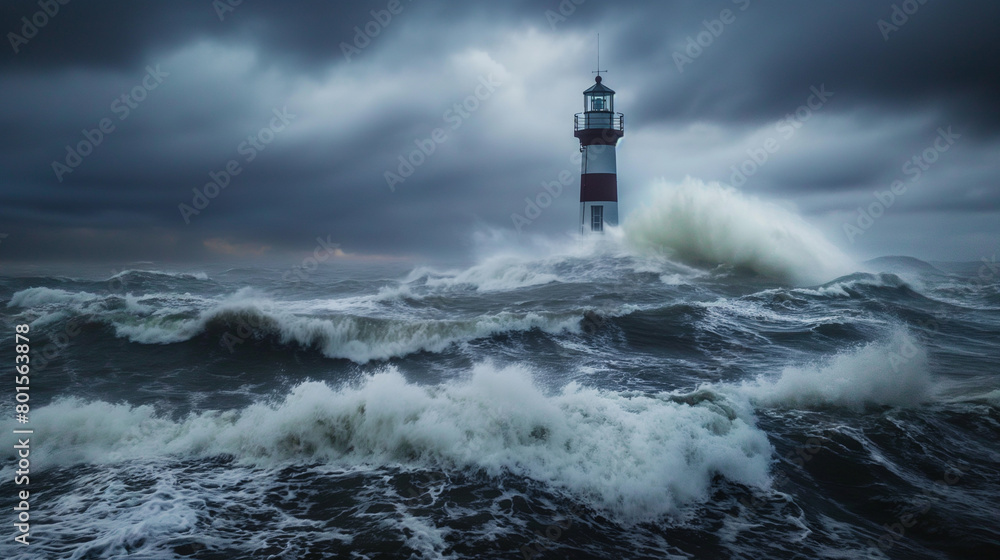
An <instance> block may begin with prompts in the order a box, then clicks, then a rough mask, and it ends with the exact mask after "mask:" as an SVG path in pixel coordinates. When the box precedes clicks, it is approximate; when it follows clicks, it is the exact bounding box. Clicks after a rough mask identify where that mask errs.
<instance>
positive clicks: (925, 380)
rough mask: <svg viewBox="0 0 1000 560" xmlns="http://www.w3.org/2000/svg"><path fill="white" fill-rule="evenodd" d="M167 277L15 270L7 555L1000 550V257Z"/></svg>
mask: <svg viewBox="0 0 1000 560" xmlns="http://www.w3.org/2000/svg"><path fill="white" fill-rule="evenodd" d="M994 266H995V265H994ZM137 268H138V267H137ZM151 268H152V267H145V270H144V271H141V270H132V271H127V272H124V273H121V274H117V275H115V276H111V277H109V276H110V274H109V273H107V272H100V271H89V272H88V271H84V272H79V271H77V272H69V271H61V272H60V271H53V270H34V271H31V270H20V271H17V273H16V274H14V273H11V274H7V275H5V276H3V277H0V324H2V329H3V332H4V333H8V334H9V338H8V340H12V339H13V332H14V325H15V324H22V323H24V324H30V326H31V331H30V337H31V340H32V342H31V345H32V364H33V367H34V369H33V370H32V374H31V389H30V396H31V401H30V404H31V407H32V408H31V411H30V422H29V424H28V425H27V427H30V428H31V429H33V430H34V435H33V436H32V441H31V443H32V448H31V483H30V486H29V488H30V491H31V504H30V507H31V509H30V516H31V527H30V541H31V545H30V546H28V547H25V546H23V545H21V544H17V543H14V542H13V540H12V539H13V536H14V535H15V534H16V531H15V530H12V529H11V523H13V521H14V514H13V513H12V509H11V508H12V507H13V505H14V504H15V502H16V500H15V499H14V498H15V494H16V492H17V490H19V489H21V488H22V487H18V486H15V485H14V482H13V481H14V470H15V467H14V463H15V458H14V455H13V447H12V446H13V443H14V440H13V439H11V435H10V430H9V429H8V430H6V431H7V434H8V435H6V436H4V437H5V438H6V439H4V450H5V451H4V457H3V472H2V478H0V505H2V506H3V508H4V510H5V511H7V512H8V514H7V515H6V517H5V518H4V523H5V524H6V525H7V527H8V529H7V534H8V537H6V538H5V540H4V541H3V542H2V543H0V556H2V557H4V558H119V557H126V556H127V557H129V558H204V559H210V558H212V559H214V558H218V559H227V560H228V559H232V558H282V559H284V558H289V559H290V558H526V557H527V558H532V557H539V558H997V557H1000V513H998V512H1000V505H998V504H1000V378H998V368H997V364H998V356H1000V289H998V284H997V281H996V278H997V275H996V274H995V272H996V271H995V270H992V269H990V268H989V266H986V265H984V264H983V263H969V264H953V265H943V264H939V265H936V267H932V266H930V265H927V264H926V263H921V262H919V261H915V260H909V259H883V260H879V261H876V262H872V263H869V264H867V265H866V266H864V267H863V268H866V271H865V272H857V273H854V274H850V275H848V276H844V277H841V278H837V279H832V280H831V281H829V282H827V283H825V284H822V285H818V286H810V287H792V286H790V285H789V284H788V283H786V282H781V281H776V280H768V279H764V278H760V277H756V276H753V275H749V274H746V273H742V272H739V271H733V270H727V269H714V270H712V271H709V272H705V271H699V270H695V269H690V268H686V267H682V266H678V265H674V264H672V263H671V262H669V261H667V260H666V259H663V258H656V257H637V256H630V255H628V254H623V253H620V252H614V251H611V252H600V251H598V252H594V253H591V254H565V255H558V254H555V255H549V256H547V257H545V258H537V259H530V258H524V257H514V256H509V257H504V256H496V257H493V258H490V259H485V260H483V261H481V262H480V263H478V264H476V265H474V266H469V267H464V268H457V269H455V270H444V269H434V268H421V267H416V268H414V267H413V265H403V264H385V263H364V262H352V261H343V262H339V263H336V264H332V265H325V266H323V267H321V268H320V269H319V270H317V271H315V272H312V273H309V274H308V275H306V278H305V279H304V280H302V281H299V282H289V281H287V278H288V275H287V274H286V273H287V272H288V271H287V270H282V269H265V268H247V269H222V268H219V269H214V268H212V267H208V268H198V269H195V271H194V272H195V273H180V272H178V271H177V270H176V269H170V270H169V271H153V270H151ZM859 268H862V267H859ZM984 271H985V272H984ZM283 276H284V277H285V278H286V279H284V280H283ZM5 337H8V335H5ZM0 354H2V357H3V361H4V363H6V364H13V363H14V352H13V344H7V345H5V346H4V348H3V349H2V352H0ZM11 377H13V376H9V377H8V385H7V387H6V388H4V390H3V393H4V394H6V395H8V396H6V397H4V398H3V399H2V403H3V405H2V407H0V410H2V413H3V415H4V418H5V425H8V426H10V429H17V428H23V427H25V425H20V424H17V423H16V422H14V421H13V418H14V414H15V412H14V406H13V405H14V402H13V395H14V393H13V391H14V388H13V383H11V379H10V378H11Z"/></svg>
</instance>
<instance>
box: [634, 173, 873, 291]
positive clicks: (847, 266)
mask: <svg viewBox="0 0 1000 560" xmlns="http://www.w3.org/2000/svg"><path fill="white" fill-rule="evenodd" d="M624 230H625V233H626V237H627V239H628V240H629V241H630V242H631V243H632V244H633V245H634V246H636V247H637V248H639V249H642V250H653V251H661V252H666V253H668V254H670V255H672V256H673V257H675V258H677V259H680V260H682V261H685V262H690V263H694V264H701V265H706V264H707V265H716V264H725V265H729V266H733V267H737V268H745V269H748V270H751V271H753V272H756V273H758V274H762V275H765V276H771V277H775V278H778V279H782V280H789V281H792V282H796V283H806V284H810V283H819V282H824V281H827V280H830V279H831V278H835V277H837V276H841V275H843V274H847V273H849V272H852V271H853V270H857V267H856V265H854V263H852V261H851V259H850V258H848V257H847V256H846V255H845V254H844V253H843V252H841V251H840V250H839V249H838V248H836V247H835V246H834V245H832V244H831V243H830V242H829V241H827V240H826V239H824V238H823V236H822V234H820V233H819V231H817V230H816V229H815V228H813V227H812V226H810V225H809V224H807V223H806V222H805V221H804V220H803V219H802V218H801V217H800V216H798V215H796V214H793V213H792V212H790V211H788V210H786V209H784V208H782V207H780V206H777V205H775V204H772V203H768V202H764V201H762V200H759V199H757V198H755V197H751V196H748V195H745V194H743V193H741V192H740V191H737V190H736V189H733V188H731V187H727V186H723V185H721V184H719V183H716V182H712V183H704V182H701V181H699V180H696V179H692V178H690V177H687V178H685V179H684V181H683V182H681V183H680V184H667V183H663V184H661V185H658V186H657V187H655V188H654V189H653V191H652V197H651V202H650V203H649V204H648V205H647V206H645V207H644V208H641V209H639V210H638V211H637V212H635V213H633V214H631V215H630V216H629V217H628V219H627V220H626V221H625V223H624Z"/></svg>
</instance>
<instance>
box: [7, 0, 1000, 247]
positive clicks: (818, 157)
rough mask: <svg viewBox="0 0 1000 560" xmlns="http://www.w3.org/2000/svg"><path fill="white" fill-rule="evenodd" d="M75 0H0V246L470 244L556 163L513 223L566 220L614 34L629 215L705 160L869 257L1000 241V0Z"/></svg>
mask: <svg viewBox="0 0 1000 560" xmlns="http://www.w3.org/2000/svg"><path fill="white" fill-rule="evenodd" d="M63 2H65V0H41V1H38V0H35V1H6V2H4V3H3V4H2V5H0V29H2V31H3V32H4V34H5V41H4V45H3V46H2V48H0V51H2V53H3V54H2V55H0V122H2V129H3V131H4V134H3V135H2V136H0V262H4V261H52V260H64V261H70V260H82V261H95V262H96V261H107V260H119V261H125V260H135V259H146V260H155V261H174V262H199V261H205V260H213V259H223V258H230V257H236V258H250V259H252V258H257V257H260V258H264V257H266V256H275V255H281V254H298V253H303V252H309V251H312V249H313V248H314V247H315V246H316V244H317V241H316V239H317V237H319V238H322V239H324V240H329V242H330V243H336V244H338V245H339V247H340V248H341V250H342V251H343V252H344V253H345V254H348V255H353V256H357V257H364V256H390V257H391V256H416V257H434V256H440V255H457V254H463V252H467V251H469V249H470V245H471V244H472V243H473V242H472V239H473V237H474V233H475V232H477V231H478V232H482V231H490V230H507V231H508V232H509V234H510V235H511V237H512V238H515V239H516V238H518V235H517V232H516V231H515V223H514V221H513V220H512V215H513V214H520V215H522V216H524V215H525V212H526V209H525V206H526V202H525V198H526V197H527V198H529V199H531V200H538V196H539V194H540V193H543V192H545V191H544V189H543V184H546V183H549V184H550V189H552V188H555V187H553V186H552V185H551V183H552V182H554V181H555V182H558V181H559V180H560V176H562V177H563V178H565V177H566V176H567V175H566V173H569V174H572V181H570V182H568V183H566V185H565V187H564V189H563V192H562V193H561V194H559V195H558V196H556V197H555V199H554V201H553V202H552V203H551V204H550V205H548V206H547V207H546V208H544V209H541V211H540V212H539V213H537V214H540V215H537V216H536V215H535V214H536V213H533V212H529V214H528V215H529V216H534V217H533V218H532V219H530V223H527V224H524V223H523V222H522V223H521V224H520V225H521V227H520V236H521V238H523V237H525V236H531V235H545V236H559V235H563V234H565V233H567V232H571V231H573V230H574V229H575V227H576V220H577V212H578V200H579V198H578V197H579V178H578V173H579V168H578V165H577V163H575V162H574V161H573V160H572V159H571V158H572V157H573V156H574V154H577V153H578V142H577V140H576V139H575V138H574V137H573V114H574V113H575V112H578V111H581V110H582V105H583V102H582V95H581V92H582V91H583V90H584V89H585V88H587V87H589V86H590V85H591V84H592V83H593V78H594V75H593V74H592V71H593V70H596V64H597V62H596V60H595V57H596V51H597V45H596V37H597V34H598V33H600V37H601V66H602V70H603V69H607V70H608V73H607V74H606V75H605V84H606V85H609V86H610V87H612V88H614V89H615V90H616V91H617V92H618V94H617V97H616V110H618V111H621V112H622V113H624V114H625V126H626V134H625V139H624V140H623V141H622V142H621V143H620V144H619V149H618V172H619V191H620V194H619V197H620V201H621V213H622V216H623V217H627V216H628V214H629V213H630V212H631V211H634V210H635V209H637V208H639V207H641V206H642V205H643V204H644V201H645V200H646V198H647V194H646V193H647V190H648V188H649V187H650V185H652V184H653V183H655V182H656V181H657V180H660V179H665V180H666V181H670V182H678V181H680V180H682V179H683V178H684V177H685V176H686V175H690V176H692V177H696V178H699V179H702V180H705V181H722V182H725V183H734V184H736V185H738V188H739V189H740V190H742V191H744V192H745V193H747V194H748V195H752V196H757V197H760V198H763V199H766V200H770V201H774V202H776V203H779V204H781V205H784V206H787V207H790V208H794V209H796V210H797V211H798V212H799V213H800V214H801V215H802V216H803V217H804V218H805V219H806V220H807V221H809V222H810V223H812V224H814V225H815V226H816V227H818V228H820V229H821V230H822V231H823V233H824V234H825V235H826V236H827V237H828V238H829V239H830V240H831V241H832V242H833V243H835V244H836V245H838V246H840V247H842V248H844V249H845V250H846V251H848V252H849V253H850V254H853V255H855V256H858V257H859V258H867V257H874V256H879V255H887V254H906V255H913V256H917V257H921V258H926V259H932V260H933V259H937V260H979V259H980V258H981V257H984V256H989V255H992V254H993V253H995V252H996V250H997V245H998V233H1000V167H998V163H1000V104H998V100H1000V82H998V81H1000V73H998V71H997V70H998V63H997V61H998V60H1000V36H998V35H997V33H996V21H998V19H1000V4H997V3H995V2H972V1H966V2H945V1H943V0H926V1H924V2H919V1H918V0H907V1H899V0H896V1H878V0H872V1H865V2H860V1H859V2H842V1H838V2H834V1H832V0H831V1H815V2H798V1H794V2H793V1H782V2H777V1H772V2H766V3H765V2H763V1H760V0H723V1H716V2H709V1H694V0H691V1H674V2H666V1H658V2H614V3H612V2H599V1H597V0H576V1H575V2H574V1H571V0H562V1H561V2H560V1H557V0H543V1H535V2H515V1H507V2H478V1H472V2H444V1H440V0H436V1H435V0H412V1H408V0H402V1H401V2H396V1H392V2H390V1H389V0H374V1H368V0H364V1H357V2H323V1H318V0H317V1H288V2H277V1H272V2H264V1H262V0H243V1H242V2H239V1H238V0H217V1H215V2H213V1H212V0H197V1H194V0H191V1H187V0H172V1H170V2H142V1H130V2H125V1H100V2H97V1H85V0H71V1H68V2H65V3H63ZM46 10H47V11H48V13H46ZM421 146H422V147H423V150H424V152H429V153H426V154H424V153H421V154H419V155H418V154H414V153H413V152H414V151H415V150H419V149H421ZM431 150H433V151H431ZM401 156H402V158H403V159H404V160H405V159H407V158H409V159H411V161H412V162H413V163H411V164H410V165H408V166H407V165H403V166H402V168H401V162H400V157H401ZM914 158H916V159H914ZM754 159H756V160H757V161H753V160H754ZM417 162H419V163H417ZM414 163H416V164H415V165H414ZM741 169H742V170H743V171H742V172H740V170H741ZM387 173H390V175H388V177H389V179H388V180H387ZM391 174H396V175H397V176H398V177H397V178H398V179H402V180H401V181H396V180H394V179H393V175H391ZM210 182H213V184H211V185H208V183H210ZM390 183H392V184H390ZM894 186H895V187H896V190H897V194H893V195H889V194H886V193H891V192H892V189H893V187H894ZM195 191H197V193H196V192H195ZM876 192H878V193H879V195H878V196H876V194H874V193H876ZM202 195H204V198H201V196H202ZM209 195H211V197H209ZM545 200H547V199H546V198H545V197H542V201H545ZM859 207H860V208H861V209H862V213H861V214H859ZM880 207H881V211H880ZM872 214H875V215H872ZM626 219H627V218H626ZM845 224H847V225H848V226H850V227H846V228H845Z"/></svg>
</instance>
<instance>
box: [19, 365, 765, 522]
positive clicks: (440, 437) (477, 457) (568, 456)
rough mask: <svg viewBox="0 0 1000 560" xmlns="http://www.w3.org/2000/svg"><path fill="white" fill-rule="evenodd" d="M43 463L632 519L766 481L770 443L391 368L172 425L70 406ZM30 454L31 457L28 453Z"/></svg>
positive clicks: (685, 421)
mask: <svg viewBox="0 0 1000 560" xmlns="http://www.w3.org/2000/svg"><path fill="white" fill-rule="evenodd" d="M34 418H37V419H38V420H37V423H38V424H37V429H38V431H39V432H40V433H45V434H46V440H45V445H44V447H42V448H41V449H40V450H39V452H38V454H39V456H38V462H39V465H40V466H42V465H45V466H46V467H49V466H52V465H57V464H61V465H66V464H75V463H79V462H93V463H98V464H101V463H108V462H120V461H127V460H130V459H138V458H144V459H149V458H151V457H168V456H180V457H192V456H193V457H213V456H232V457H233V458H234V459H235V460H236V461H238V462H240V463H244V464H249V465H256V466H269V465H272V464H273V465H282V464H287V463H288V462H293V463H302V464H314V463H326V464H333V465H337V466H359V465H376V466H382V465H409V466H417V467H433V468H442V467H443V468H458V469H465V470H472V471H476V472H482V473H485V474H487V475H490V476H499V475H502V474H513V475H515V476H524V477H528V478H531V479H533V480H537V481H539V482H542V483H545V484H547V485H550V486H552V487H553V488H555V489H559V490H561V491H564V492H567V493H569V494H571V495H574V496H576V497H579V498H582V499H585V500H587V501H588V502H590V503H591V504H593V505H594V506H595V507H597V508H600V509H602V510H604V511H606V512H608V513H610V514H612V515H613V516H615V517H616V518H617V519H619V520H621V521H624V522H633V521H642V520H650V519H654V518H656V517H660V516H663V515H666V514H672V513H677V512H678V511H679V509H680V508H682V507H683V506H684V505H686V504H689V503H694V502H701V501H704V500H707V499H708V497H709V492H710V487H711V485H712V479H713V477H714V476H716V475H721V476H724V477H726V478H727V479H729V480H732V481H734V482H737V483H741V484H746V485H752V486H757V487H767V486H768V485H769V484H770V479H769V476H768V464H769V461H770V457H771V446H770V444H769V442H768V439H767V436H766V434H765V433H764V432H763V431H761V430H760V429H758V428H757V427H756V425H755V421H754V418H753V415H752V412H751V411H750V409H749V407H748V406H747V405H746V403H745V402H744V403H743V404H742V405H741V404H740V403H736V402H729V401H728V400H727V399H725V398H724V397H721V396H716V397H714V398H709V399H688V400H687V401H685V400H683V399H672V398H659V397H656V396H643V395H636V394H620V393H616V392H612V391H607V390H599V389H593V388H587V387H583V386H580V385H578V384H575V383H571V384H569V385H567V386H565V387H563V388H562V390H561V391H559V392H558V393H556V394H554V395H551V396H550V395H546V394H544V393H543V392H542V391H541V390H540V389H539V388H538V387H537V386H536V385H535V384H534V382H533V378H532V374H531V372H530V371H529V370H527V369H526V368H524V367H522V366H509V367H505V368H497V367H495V366H493V365H491V364H488V363H485V364H479V365H477V366H475V367H474V369H473V371H472V374H471V376H470V377H469V378H467V379H466V380H463V381H454V382H450V383H446V384H443V385H437V386H421V385H417V384H411V383H409V382H407V381H406V380H405V379H404V377H403V376H402V375H401V374H400V373H398V372H397V371H396V370H395V369H393V368H392V367H388V368H385V369H384V370H383V371H381V372H379V373H376V374H374V375H371V376H369V377H367V378H365V379H364V380H362V381H361V382H360V383H358V384H356V385H353V386H344V387H340V388H334V387H331V386H329V385H327V384H325V383H320V382H307V383H303V384H301V385H299V386H297V387H295V388H293V389H292V390H291V391H290V393H289V394H287V395H286V396H284V398H283V399H282V400H280V401H279V402H274V403H258V404H254V405H251V406H249V407H247V408H244V409H240V410H232V411H226V412H220V411H207V412H200V413H192V414H190V415H189V416H187V417H186V418H182V419H180V420H172V419H170V418H169V417H167V416H164V415H161V414H158V413H157V412H156V411H155V410H154V409H153V408H152V407H149V406H137V407H133V406H128V405H124V404H110V403H107V402H84V401H82V400H79V399H75V398H69V399H63V400H60V401H57V402H55V403H53V404H51V405H48V406H45V407H43V408H41V409H39V410H38V412H37V413H36V416H35V417H34ZM32 457H33V458H34V457H35V452H34V450H32Z"/></svg>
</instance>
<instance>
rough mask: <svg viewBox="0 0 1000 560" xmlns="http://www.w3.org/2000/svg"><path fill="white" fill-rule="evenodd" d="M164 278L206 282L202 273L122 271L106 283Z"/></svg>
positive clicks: (205, 275) (206, 276) (205, 276)
mask: <svg viewBox="0 0 1000 560" xmlns="http://www.w3.org/2000/svg"><path fill="white" fill-rule="evenodd" d="M142 275H145V276H166V277H169V278H187V279H191V280H208V274H205V273H204V272H166V271H163V270H131V269H130V270H123V271H121V272H119V273H118V274H115V275H113V276H111V277H110V278H108V279H107V281H111V280H115V279H122V278H125V277H128V276H142Z"/></svg>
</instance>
